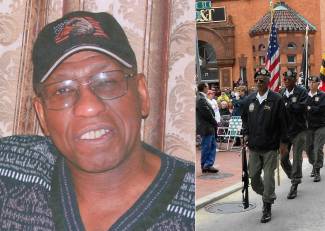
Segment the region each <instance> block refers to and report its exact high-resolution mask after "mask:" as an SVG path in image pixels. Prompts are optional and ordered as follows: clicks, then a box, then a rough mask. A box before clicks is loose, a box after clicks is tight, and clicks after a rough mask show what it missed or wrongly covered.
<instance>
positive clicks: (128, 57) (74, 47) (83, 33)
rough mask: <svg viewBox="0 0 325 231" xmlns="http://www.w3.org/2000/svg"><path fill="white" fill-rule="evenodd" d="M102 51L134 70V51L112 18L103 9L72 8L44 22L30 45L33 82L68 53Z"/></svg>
mask: <svg viewBox="0 0 325 231" xmlns="http://www.w3.org/2000/svg"><path fill="white" fill-rule="evenodd" d="M82 50H93V51H98V52H102V53H104V54H106V55H108V56H110V57H111V58H113V59H115V60H117V61H118V62H119V63H121V64H122V65H123V66H125V67H127V68H130V69H132V70H134V71H135V72H136V71H137V62H136V57H135V54H134V52H133V50H132V48H131V46H130V44H129V41H128V39H127V37H126V35H125V33H124V31H123V29H122V27H121V26H120V24H119V23H118V22H117V21H116V20H115V18H114V17H113V16H112V15H110V14H108V13H105V12H101V13H92V12H87V11H75V12H71V13H68V14H66V15H64V16H63V17H62V18H60V19H58V20H56V21H54V22H51V23H49V24H47V25H46V26H45V27H44V28H43V29H42V30H41V32H40V33H39V34H38V37H37V39H36V41H35V44H34V48H33V56H32V59H33V65H34V74H33V84H34V86H35V85H36V84H39V83H42V82H44V81H45V80H46V79H47V78H48V77H49V75H50V74H51V73H52V72H53V70H54V69H55V68H56V67H57V66H58V65H59V64H60V63H61V62H62V61H63V60H64V59H66V58H67V57H69V56H70V55H72V54H74V53H76V52H79V51H82Z"/></svg>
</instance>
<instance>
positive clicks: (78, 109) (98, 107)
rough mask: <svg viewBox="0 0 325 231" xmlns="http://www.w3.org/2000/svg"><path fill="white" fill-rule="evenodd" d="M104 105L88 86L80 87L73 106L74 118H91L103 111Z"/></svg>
mask: <svg viewBox="0 0 325 231" xmlns="http://www.w3.org/2000/svg"><path fill="white" fill-rule="evenodd" d="M105 108H106V106H105V103H104V102H103V100H102V99H100V98H99V97H97V96H96V95H95V93H94V92H93V91H92V90H91V89H90V88H89V87H88V86H80V89H79V99H78V101H77V103H76V104H75V105H74V114H75V115H76V116H83V117H92V116H96V115H98V114H99V113H101V112H103V111H105Z"/></svg>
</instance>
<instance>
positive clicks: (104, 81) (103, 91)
mask: <svg viewBox="0 0 325 231" xmlns="http://www.w3.org/2000/svg"><path fill="white" fill-rule="evenodd" d="M133 76H134V75H133V74H125V73H124V72H123V71H122V70H113V71H107V72H101V73H98V74H96V75H94V76H92V77H91V78H90V79H89V80H88V81H87V82H85V83H80V82H79V81H77V80H75V79H74V80H64V81H60V82H56V83H50V84H46V85H41V88H40V90H41V92H40V93H41V96H42V98H43V100H44V102H45V106H46V108H47V109H50V110H62V109H65V108H69V107H72V106H73V105H75V104H76V102H77V101H78V100H79V98H80V85H83V86H86V85H89V88H90V89H91V91H92V92H93V93H94V94H95V95H96V96H97V97H98V98H100V99H103V100H112V99H116V98H119V97H122V96H123V95H125V94H126V93H127V91H128V81H127V80H128V79H129V78H132V77H133Z"/></svg>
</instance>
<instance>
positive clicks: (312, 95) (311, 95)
mask: <svg viewBox="0 0 325 231" xmlns="http://www.w3.org/2000/svg"><path fill="white" fill-rule="evenodd" d="M317 93H318V92H317V91H316V92H315V93H314V94H313V93H311V91H309V92H308V95H309V96H310V97H314V96H315V95H317Z"/></svg>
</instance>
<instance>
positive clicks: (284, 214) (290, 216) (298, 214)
mask: <svg viewBox="0 0 325 231" xmlns="http://www.w3.org/2000/svg"><path fill="white" fill-rule="evenodd" d="M323 171H324V172H322V171H321V176H322V181H321V182H317V183H315V182H313V178H311V177H309V174H310V172H311V165H310V164H309V163H308V161H307V159H304V161H303V176H304V178H303V179H302V183H301V184H300V185H299V187H298V196H297V197H296V198H295V199H293V200H288V199H287V194H288V192H289V189H290V186H291V183H290V180H289V179H288V178H287V177H286V176H285V174H284V173H283V171H281V174H280V175H281V177H280V178H281V185H280V186H278V185H277V181H276V194H277V200H276V201H275V203H274V205H273V206H272V220H271V221H270V222H269V223H266V224H262V223H260V218H261V215H262V205H263V203H262V199H261V196H260V195H257V194H256V193H255V192H253V191H252V189H251V187H250V191H249V197H250V203H253V204H255V205H256V208H254V209H252V210H249V211H244V212H240V213H231V214H217V213H209V212H207V211H206V210H205V208H202V209H199V210H197V213H196V229H195V230H196V231H291V230H292V231H324V230H325V170H323ZM241 200H242V194H241V191H237V192H235V193H233V194H231V195H229V196H227V197H225V198H223V199H220V200H219V201H216V202H213V203H212V204H214V203H226V202H241Z"/></svg>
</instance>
